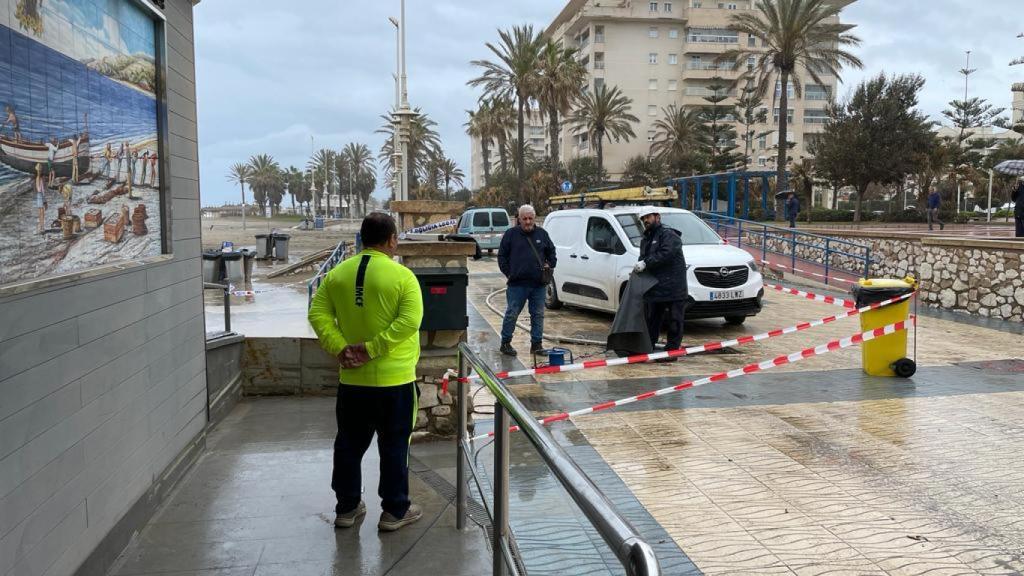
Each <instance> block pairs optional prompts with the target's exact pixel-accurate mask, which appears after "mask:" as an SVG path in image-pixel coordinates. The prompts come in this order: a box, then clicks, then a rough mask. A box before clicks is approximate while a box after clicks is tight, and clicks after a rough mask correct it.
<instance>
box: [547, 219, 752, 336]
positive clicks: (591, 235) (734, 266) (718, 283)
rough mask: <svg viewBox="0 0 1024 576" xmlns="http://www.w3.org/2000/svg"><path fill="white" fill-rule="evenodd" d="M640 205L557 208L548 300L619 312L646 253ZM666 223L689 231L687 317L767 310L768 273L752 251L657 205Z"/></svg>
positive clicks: (550, 226)
mask: <svg viewBox="0 0 1024 576" xmlns="http://www.w3.org/2000/svg"><path fill="white" fill-rule="evenodd" d="M640 210H641V207H640V206H627V207H622V208H611V209H607V210H598V209H578V210H560V211H557V212H552V213H551V214H549V215H548V216H547V217H546V218H545V219H544V229H545V230H547V232H548V234H549V235H550V236H551V240H552V242H554V244H555V248H556V249H557V254H558V265H557V266H556V267H555V281H554V282H553V283H552V284H551V285H549V286H548V295H547V306H548V308H551V309H556V308H559V307H560V306H561V305H562V304H570V305H573V306H581V307H584V308H591V309H594V310H601V311H605V312H611V313H615V311H616V310H618V308H619V300H620V298H621V297H622V293H623V291H624V290H625V289H626V282H627V281H628V280H629V275H630V273H631V272H632V271H633V266H634V265H635V264H636V262H637V260H638V259H639V258H640V240H641V238H642V237H643V225H642V224H641V223H640V218H639V217H638V214H639V213H640ZM658 212H659V213H661V223H662V224H663V225H665V226H668V227H670V228H673V229H675V230H678V231H679V232H681V233H682V235H683V254H684V255H685V256H686V266H687V270H686V274H687V287H688V290H689V300H690V305H689V308H688V309H687V311H686V319H687V320H692V319H699V318H724V319H725V321H726V322H728V323H730V324H742V323H743V322H744V320H746V318H747V317H748V316H754V315H755V314H757V313H758V312H760V311H761V299H762V298H763V297H764V279H763V278H762V277H761V273H760V272H759V270H758V268H757V264H756V263H755V262H754V258H753V257H752V256H751V255H750V254H748V253H747V252H745V251H743V250H741V249H739V248H737V247H735V246H730V245H728V244H727V243H725V241H723V240H722V238H721V237H720V236H719V235H718V234H716V233H715V231H714V230H712V229H711V227H709V226H708V225H707V224H705V223H704V221H703V220H701V219H700V218H698V217H697V216H696V215H695V214H693V213H692V212H690V211H688V210H682V209H679V208H658Z"/></svg>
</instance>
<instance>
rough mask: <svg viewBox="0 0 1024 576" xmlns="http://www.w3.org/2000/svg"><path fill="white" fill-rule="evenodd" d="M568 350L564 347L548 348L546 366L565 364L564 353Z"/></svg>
mask: <svg viewBox="0 0 1024 576" xmlns="http://www.w3.org/2000/svg"><path fill="white" fill-rule="evenodd" d="M568 353H569V351H568V350H566V349H565V348H552V349H550V350H548V366H565V355H566V354H568Z"/></svg>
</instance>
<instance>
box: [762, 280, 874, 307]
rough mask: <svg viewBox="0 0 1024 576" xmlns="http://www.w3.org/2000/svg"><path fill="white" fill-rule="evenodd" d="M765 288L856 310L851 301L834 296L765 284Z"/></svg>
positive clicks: (854, 303) (854, 304)
mask: <svg viewBox="0 0 1024 576" xmlns="http://www.w3.org/2000/svg"><path fill="white" fill-rule="evenodd" d="M764 287H765V288H771V289H772V290H775V291H777V292H782V293H783V294H791V295H793V296H799V297H801V298H806V299H808V300H814V301H816V302H824V303H826V304H834V305H836V306H842V307H844V308H856V307H857V304H856V302H854V301H853V300H845V299H843V298H836V297H834V296H822V295H821V294H815V293H813V292H804V291H803V290H797V289H796V288H788V287H786V286H782V285H781V284H765V285H764Z"/></svg>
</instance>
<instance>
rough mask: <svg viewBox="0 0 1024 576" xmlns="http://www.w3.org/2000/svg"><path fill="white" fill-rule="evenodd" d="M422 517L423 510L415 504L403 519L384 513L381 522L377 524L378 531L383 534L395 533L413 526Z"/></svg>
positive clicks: (410, 506) (411, 505)
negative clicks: (410, 525) (404, 527)
mask: <svg viewBox="0 0 1024 576" xmlns="http://www.w3.org/2000/svg"><path fill="white" fill-rule="evenodd" d="M422 517H423V510H422V509H421V508H420V507H419V506H417V505H415V504H410V505H409V510H408V511H407V512H406V513H405V516H403V517H401V518H395V517H394V516H392V515H391V514H389V513H387V512H382V513H381V515H380V522H378V523H377V529H378V530H380V531H381V532H394V531H395V530H398V529H399V528H402V527H403V526H408V525H409V524H412V523H413V522H415V521H417V520H419V519H420V518H422Z"/></svg>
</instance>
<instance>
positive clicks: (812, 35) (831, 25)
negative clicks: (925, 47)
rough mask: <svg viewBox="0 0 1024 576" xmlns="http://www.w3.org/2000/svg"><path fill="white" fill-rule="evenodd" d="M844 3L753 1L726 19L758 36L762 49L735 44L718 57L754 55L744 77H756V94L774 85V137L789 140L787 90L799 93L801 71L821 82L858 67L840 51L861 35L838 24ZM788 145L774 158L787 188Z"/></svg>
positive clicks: (857, 62) (781, 185) (736, 28)
mask: <svg viewBox="0 0 1024 576" xmlns="http://www.w3.org/2000/svg"><path fill="white" fill-rule="evenodd" d="M842 6H843V3H841V2H830V1H829V0H756V2H755V4H754V10H751V11H749V12H738V13H737V14H735V15H733V16H732V17H731V19H730V23H729V28H730V29H731V30H734V31H736V32H739V33H742V34H746V35H748V36H753V37H755V38H760V39H761V40H762V42H763V43H764V44H765V45H766V49H761V48H757V49H751V48H749V47H748V48H740V49H736V50H728V51H726V52H725V53H723V54H722V55H721V56H720V57H719V60H721V61H736V62H744V61H746V60H747V59H748V58H750V57H753V58H754V62H755V64H754V67H753V70H751V71H749V72H748V73H746V74H745V75H744V76H748V75H750V76H752V77H756V78H757V81H756V85H757V93H758V94H759V95H760V96H762V97H763V96H765V95H766V94H767V93H768V90H770V89H772V88H773V87H774V86H776V85H778V86H780V87H781V89H780V90H779V112H780V113H779V142H780V143H785V142H788V141H789V140H788V138H787V137H788V128H789V119H788V116H787V111H788V110H789V90H788V86H789V85H791V84H792V86H793V90H794V93H795V94H796V95H797V96H801V95H802V91H803V77H802V76H803V73H804V71H806V74H807V75H808V76H810V78H811V79H812V80H814V82H815V83H817V84H819V85H822V84H824V82H822V80H821V75H823V74H828V75H832V76H836V77H839V76H840V74H839V71H840V70H841V69H842V67H843V66H844V65H846V66H853V67H856V68H861V67H862V66H863V64H862V63H861V61H860V59H859V58H857V57H856V56H854V55H853V54H851V53H850V52H847V51H846V50H844V48H845V47H852V46H857V45H859V44H860V39H859V38H857V37H856V36H853V35H851V34H848V33H847V32H849V31H850V30H852V29H853V28H854V26H852V25H850V24H840V23H839V22H838V17H839V13H840V11H841V10H842ZM787 154H788V149H787V146H784V145H780V146H779V151H778V159H777V162H776V170H777V180H778V182H777V186H778V189H780V190H784V189H785V188H787V183H786V164H787V162H786V161H787Z"/></svg>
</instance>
